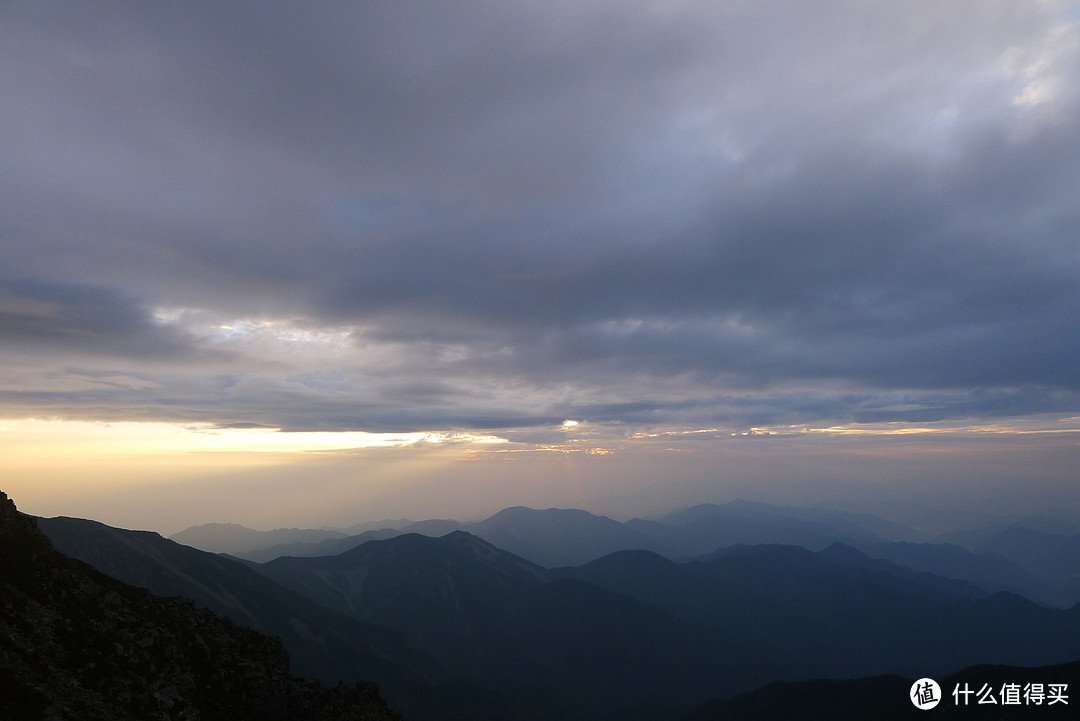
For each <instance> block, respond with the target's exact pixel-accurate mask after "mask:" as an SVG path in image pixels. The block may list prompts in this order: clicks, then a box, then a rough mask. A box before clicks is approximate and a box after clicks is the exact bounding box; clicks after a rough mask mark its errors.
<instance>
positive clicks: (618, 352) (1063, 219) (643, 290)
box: [0, 0, 1080, 443]
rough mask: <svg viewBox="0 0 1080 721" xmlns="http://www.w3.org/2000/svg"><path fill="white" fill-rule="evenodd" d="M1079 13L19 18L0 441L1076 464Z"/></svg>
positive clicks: (82, 9) (831, 8)
mask: <svg viewBox="0 0 1080 721" xmlns="http://www.w3.org/2000/svg"><path fill="white" fill-rule="evenodd" d="M1077 7H1078V6H1077V3H1075V2H1058V1H1055V0H1049V1H1045V2H1044V1H1036V0H1026V1H1020V0H966V1H959V0H957V1H952V2H944V3H943V2H940V1H939V0H935V1H933V2H931V1H930V0H926V1H924V0H912V1H911V2H903V3H897V2H877V1H875V0H861V1H858V2H851V1H842V0H821V2H814V3H805V2H796V1H794V0H792V1H788V0H775V1H772V2H739V1H731V2H692V1H686V2H676V1H668V2H633V1H627V2H593V1H588V0H573V1H572V2H559V1H549V2H508V1H505V0H503V1H499V2H468V1H464V2H454V3H431V2H415V3H414V2H404V1H402V0H393V1H392V2H390V1H387V2H380V1H375V2H327V3H314V4H312V3H272V2H251V3H244V2H224V3H223V2H204V3H200V2H184V3H141V2H139V3H135V2H133V3H122V2H107V3H53V2H37V1H35V2H17V1H13V0H12V1H8V2H5V3H3V4H2V5H0V137H2V138H3V141H2V143H0V178H2V184H3V188H2V192H0V403H2V408H3V409H4V410H3V415H4V416H5V417H8V418H27V417H37V418H65V419H86V420H105V421H116V420H166V421H180V422H184V423H200V424H212V425H217V426H221V427H248V426H265V427H269V428H283V429H286V430H321V431H329V430H350V431H355V430H362V431H393V432H405V431H432V432H435V431H453V432H466V431H467V432H483V433H490V434H494V435H497V436H499V437H502V438H507V439H510V440H511V441H515V442H522V443H525V442H531V443H546V442H556V441H557V440H558V439H559V438H565V436H566V434H565V433H564V430H565V429H564V428H563V427H562V425H561V424H562V422H563V421H564V420H566V419H575V420H580V421H583V422H584V423H583V424H582V426H581V428H582V429H584V428H586V427H590V428H593V429H594V432H595V433H600V430H597V429H602V431H603V432H602V435H603V436H604V437H605V438H608V439H612V438H615V439H617V438H621V439H627V438H631V437H632V436H634V435H635V434H639V435H643V434H655V433H668V434H672V433H678V432H682V431H692V430H701V429H714V428H715V429H719V430H720V431H721V432H722V434H723V435H728V436H729V435H730V434H731V433H740V434H741V433H745V432H747V431H748V430H749V429H751V428H755V427H756V428H764V427H773V428H781V427H792V428H796V427H800V426H802V427H812V428H827V427H837V426H844V427H847V428H851V427H854V426H855V425H857V424H860V423H872V424H880V423H888V422H899V423H904V424H933V423H938V424H942V423H944V424H952V425H955V426H956V427H968V426H987V425H993V426H999V427H1000V426H1005V425H1009V424H1021V425H1022V424H1024V423H1027V424H1031V425H1032V427H1035V426H1037V427H1038V428H1040V429H1044V430H1045V429H1059V430H1069V429H1071V430H1075V429H1076V428H1077V426H1078V425H1080V423H1078V420H1077V418H1078V417H1080V233H1078V230H1080V85H1078V81H1080V11H1078V9H1077Z"/></svg>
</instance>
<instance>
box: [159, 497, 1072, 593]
mask: <svg viewBox="0 0 1080 721" xmlns="http://www.w3.org/2000/svg"><path fill="white" fill-rule="evenodd" d="M1078 518H1080V515H1078V514H1070V513H1067V512H1063V513H1061V514H1059V515H1056V516H1041V517H1025V518H1017V519H1014V520H1013V521H1012V522H1011V523H1009V524H995V525H992V526H989V527H985V528H975V529H971V530H968V531H964V532H953V533H950V534H946V535H944V536H937V537H930V536H928V535H926V534H925V533H922V532H920V531H919V530H917V529H913V528H910V527H907V526H904V525H901V524H898V523H894V522H890V521H886V520H884V519H880V518H877V517H875V516H872V515H868V514H857V513H850V512H843V511H835V510H830V509H818V508H797V507H784V506H771V505H768V504H762V503H752V502H748V501H733V502H731V503H727V504H700V505H697V506H693V507H691V508H687V509H682V510H680V511H675V512H672V513H669V514H665V515H663V516H657V517H653V518H648V519H642V518H634V519H631V520H629V521H626V522H625V523H620V522H618V521H615V520H613V519H610V518H607V517H604V516H597V515H594V514H591V513H588V512H586V511H582V510H575V509H554V508H549V509H546V510H534V509H530V508H524V507H513V508H507V509H504V510H502V511H500V512H499V513H496V514H495V515H493V516H491V517H490V518H487V519H485V520H483V521H477V522H470V523H462V522H458V521H453V520H445V519H443V520H429V521H420V522H408V521H403V520H400V519H399V520H396V521H385V522H379V523H372V524H365V525H363V526H357V527H353V528H354V529H358V528H359V529H363V530H362V532H361V533H358V534H354V535H344V533H343V532H340V531H332V530H326V529H279V530H277V531H251V530H250V529H244V528H243V527H242V526H234V525H232V524H228V526H229V530H228V535H229V536H230V537H231V538H233V539H237V540H236V542H234V543H231V544H223V542H222V538H223V533H222V525H223V524H207V525H206V526H194V527H192V528H189V529H187V530H185V531H183V532H181V533H179V534H176V535H174V536H172V540H175V541H179V542H181V543H185V544H187V545H192V546H195V547H197V548H202V549H203V550H211V551H226V552H228V553H230V554H232V555H235V556H239V557H241V558H245V559H248V560H252V561H256V562H260V563H262V562H266V561H271V560H273V559H275V558H278V557H280V556H329V555H337V554H339V553H342V552H344V551H347V550H349V549H351V548H355V547H357V546H359V545H362V544H363V543H366V542H368V541H372V540H385V539H387V538H392V537H394V536H396V535H400V534H403V533H420V534H423V535H428V536H433V537H438V536H442V535H445V534H447V533H450V532H451V531H455V530H463V531H467V532H469V533H471V534H473V535H475V536H478V537H480V538H482V539H484V540H486V541H488V542H489V543H491V544H493V545H495V546H497V547H499V548H501V549H504V550H507V551H510V552H511V553H514V554H516V555H518V556H521V557H522V558H526V559H528V560H530V561H532V562H534V563H537V564H539V565H541V566H544V567H548V568H552V567H559V566H576V565H581V564H583V563H587V562H589V561H592V560H595V559H597V558H600V557H601V556H604V555H607V554H609V553H613V552H615V551H620V550H648V551H653V552H655V553H658V554H660V555H662V556H665V557H666V558H670V559H673V560H678V559H686V558H693V557H696V556H700V555H703V554H706V553H709V552H711V551H714V550H716V549H718V548H724V547H728V546H733V545H739V544H742V545H756V544H785V545H793V546H800V547H803V548H806V549H808V550H813V551H819V550H822V549H824V548H827V547H828V546H830V545H832V544H833V543H844V544H846V545H850V546H853V547H855V548H857V549H859V550H860V551H862V552H863V553H865V554H866V555H868V556H871V557H873V558H881V559H884V560H889V561H893V562H894V563H897V564H900V565H903V566H908V567H909V568H912V569H914V570H917V571H925V572H928V573H934V574H937V575H941V576H945V577H948V578H956V579H962V580H966V581H969V582H971V583H973V584H974V585H976V586H978V587H979V588H981V589H983V590H985V591H988V592H996V591H1009V592H1012V593H1016V594H1019V595H1022V596H1024V597H1026V598H1030V599H1032V600H1034V601H1037V602H1039V603H1043V604H1046V605H1050V606H1055V607H1058V608H1067V607H1069V606H1072V605H1073V604H1074V603H1077V602H1080V567H1078V566H1080V561H1077V559H1080V520H1078ZM1024 524H1030V525H1024ZM376 526H381V527H379V528H375V527H376ZM283 538H293V539H299V538H307V539H309V540H292V541H289V542H286V543H281V542H279V541H280V540H281V539H283ZM311 539H315V540H311ZM260 543H262V544H268V545H260Z"/></svg>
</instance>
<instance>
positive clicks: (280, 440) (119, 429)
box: [0, 419, 507, 455]
mask: <svg viewBox="0 0 1080 721" xmlns="http://www.w3.org/2000/svg"><path fill="white" fill-rule="evenodd" d="M506 442H507V441H506V439H504V438H500V437H498V436H492V435H476V434H470V433H456V432H449V431H439V432H430V431H414V432H408V433H371V432H366V431H283V430H282V429H280V428H221V427H217V426H214V425H211V424H182V423H169V422H158V421H153V422H139V421H120V422H101V421H78V420H41V419H26V420H6V421H3V422H0V447H5V446H6V447H8V448H9V451H8V452H9V453H22V454H34V453H56V452H57V451H58V450H62V451H63V452H64V453H86V454H89V455H100V454H112V453H120V454H138V455H147V454H149V455H153V454H173V453H199V452H220V451H226V452H234V453H264V452H270V453H303V452H319V451H346V450H355V449H366V448H401V447H406V446H414V445H416V444H418V443H431V444H498V443H506Z"/></svg>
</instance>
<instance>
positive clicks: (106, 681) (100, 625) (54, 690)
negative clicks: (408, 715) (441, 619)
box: [0, 492, 401, 721]
mask: <svg viewBox="0 0 1080 721" xmlns="http://www.w3.org/2000/svg"><path fill="white" fill-rule="evenodd" d="M0 599H2V603H0V717H2V718H4V719H10V720H11V721H19V720H22V719H35V720H37V719H57V720H60V719H72V720H78V721H94V720H102V721H105V720H121V719H124V720H126V719H132V720H136V719H139V720H142V719H150V718H154V719H163V720H165V719H177V720H179V719H205V720H210V719H221V720H222V721H226V720H229V721H235V720H238V719H239V720H243V719H252V720H255V719H258V720H260V721H262V720H267V721H268V720H270V719H281V720H285V719H297V720H300V719H312V720H314V719H326V720H327V721H331V720H337V719H341V720H342V721H345V720H350V721H352V720H355V721H360V720H361V719H365V720H369V721H382V720H386V721H389V720H391V719H400V718H401V717H400V716H398V715H397V714H395V713H393V712H392V711H390V710H389V708H387V706H386V704H385V703H384V702H383V701H382V699H381V697H380V696H379V694H378V691H377V690H376V688H375V687H374V686H373V685H371V684H357V685H352V686H338V687H337V688H334V689H329V688H326V687H323V686H319V685H318V684H316V683H315V682H313V681H305V680H302V679H299V678H297V677H294V676H292V675H291V674H290V672H289V661H288V656H287V655H286V653H285V650H284V648H283V647H282V646H281V644H280V642H279V641H277V640H276V639H272V638H270V637H267V636H264V635H262V634H259V633H257V632H255V631H251V630H249V629H245V628H241V627H238V626H236V625H234V624H232V623H230V622H229V621H227V620H225V619H222V618H220V617H218V616H216V615H214V614H212V613H210V612H208V611H205V610H200V609H196V608H195V607H194V606H192V605H191V603H190V602H189V601H184V600H181V599H165V598H160V597H157V596H153V595H151V594H150V593H149V592H148V591H146V590H143V589H139V588H135V587H133V586H129V585H127V584H124V583H121V582H119V581H117V580H115V579H113V578H110V577H108V576H106V575H104V574H102V573H99V572H98V571H96V570H94V569H92V568H91V567H89V566H87V565H86V564H84V563H81V562H79V561H75V560H72V559H70V558H68V557H66V556H63V555H62V554H60V553H58V552H57V551H55V550H54V549H53V548H52V546H51V544H50V543H49V541H48V539H47V538H46V537H45V536H44V535H42V534H41V533H40V532H39V531H38V530H37V528H36V527H35V523H34V520H33V519H31V518H29V517H27V516H24V515H22V514H20V513H19V512H18V511H17V509H16V508H15V504H14V503H13V502H12V501H11V500H10V499H8V497H7V495H6V494H4V493H2V492H0Z"/></svg>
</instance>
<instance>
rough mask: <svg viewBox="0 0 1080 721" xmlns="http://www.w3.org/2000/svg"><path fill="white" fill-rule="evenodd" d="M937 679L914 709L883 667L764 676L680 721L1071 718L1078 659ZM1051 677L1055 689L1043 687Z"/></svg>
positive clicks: (1079, 677)
mask: <svg viewBox="0 0 1080 721" xmlns="http://www.w3.org/2000/svg"><path fill="white" fill-rule="evenodd" d="M937 681H938V683H939V685H940V689H941V697H940V698H939V701H938V705H937V706H935V707H934V708H932V709H926V710H920V709H919V708H917V707H916V706H915V705H914V704H913V703H911V701H910V700H909V696H908V695H909V694H910V693H911V692H912V684H914V682H915V679H911V678H905V677H902V676H896V675H883V676H872V677H868V678H858V679H848V680H843V681H838V680H815V681H801V682H796V683H785V682H776V683H771V684H768V685H767V686H763V687H762V688H759V689H756V690H754V691H751V692H749V693H745V694H741V695H739V696H736V697H734V698H731V699H725V700H717V701H709V702H707V703H705V704H702V706H701V707H699V708H698V709H697V710H696V711H694V712H693V713H692V714H690V715H688V716H687V717H685V719H683V721H787V720H788V719H799V720H800V721H866V719H873V720H874V721H906V720H907V719H912V720H914V719H942V720H943V721H944V720H946V719H950V720H951V719H957V720H960V719H972V720H973V721H974V720H977V721H1023V720H1024V719H1032V720H1033V721H1035V720H1045V721H1055V720H1057V719H1074V718H1077V710H1076V705H1077V704H1078V703H1080V698H1077V692H1078V689H1080V661H1078V662H1075V663H1067V664H1059V665H1055V666H1042V667H1037V668H1029V667H1016V666H972V667H969V668H965V669H964V670H962V671H959V672H957V673H954V674H952V675H950V676H948V677H946V678H944V679H938V680H937ZM1052 684H1053V685H1055V686H1058V687H1059V688H1060V689H1061V690H1060V691H1059V692H1058V693H1049V690H1050V688H1051V685H1052ZM1008 686H1012V687H1014V689H1013V691H1012V692H1011V693H1010V692H1006V693H1005V694H1004V695H1003V692H1004V691H1005V689H1006V688H1007V687H1008ZM1034 689H1040V690H1041V691H1036V690H1034ZM954 691H955V694H954ZM968 691H970V692H971V693H968ZM984 691H985V692H984ZM981 692H982V693H981ZM1033 693H1034V694H1035V695H1034V696H1033V695H1032V694H1033ZM1040 693H1041V694H1042V697H1041V698H1039V694H1040ZM980 700H981V701H982V703H980ZM1006 701H1008V703H1005V702H1006ZM1036 701H1037V702H1038V703H1036Z"/></svg>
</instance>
